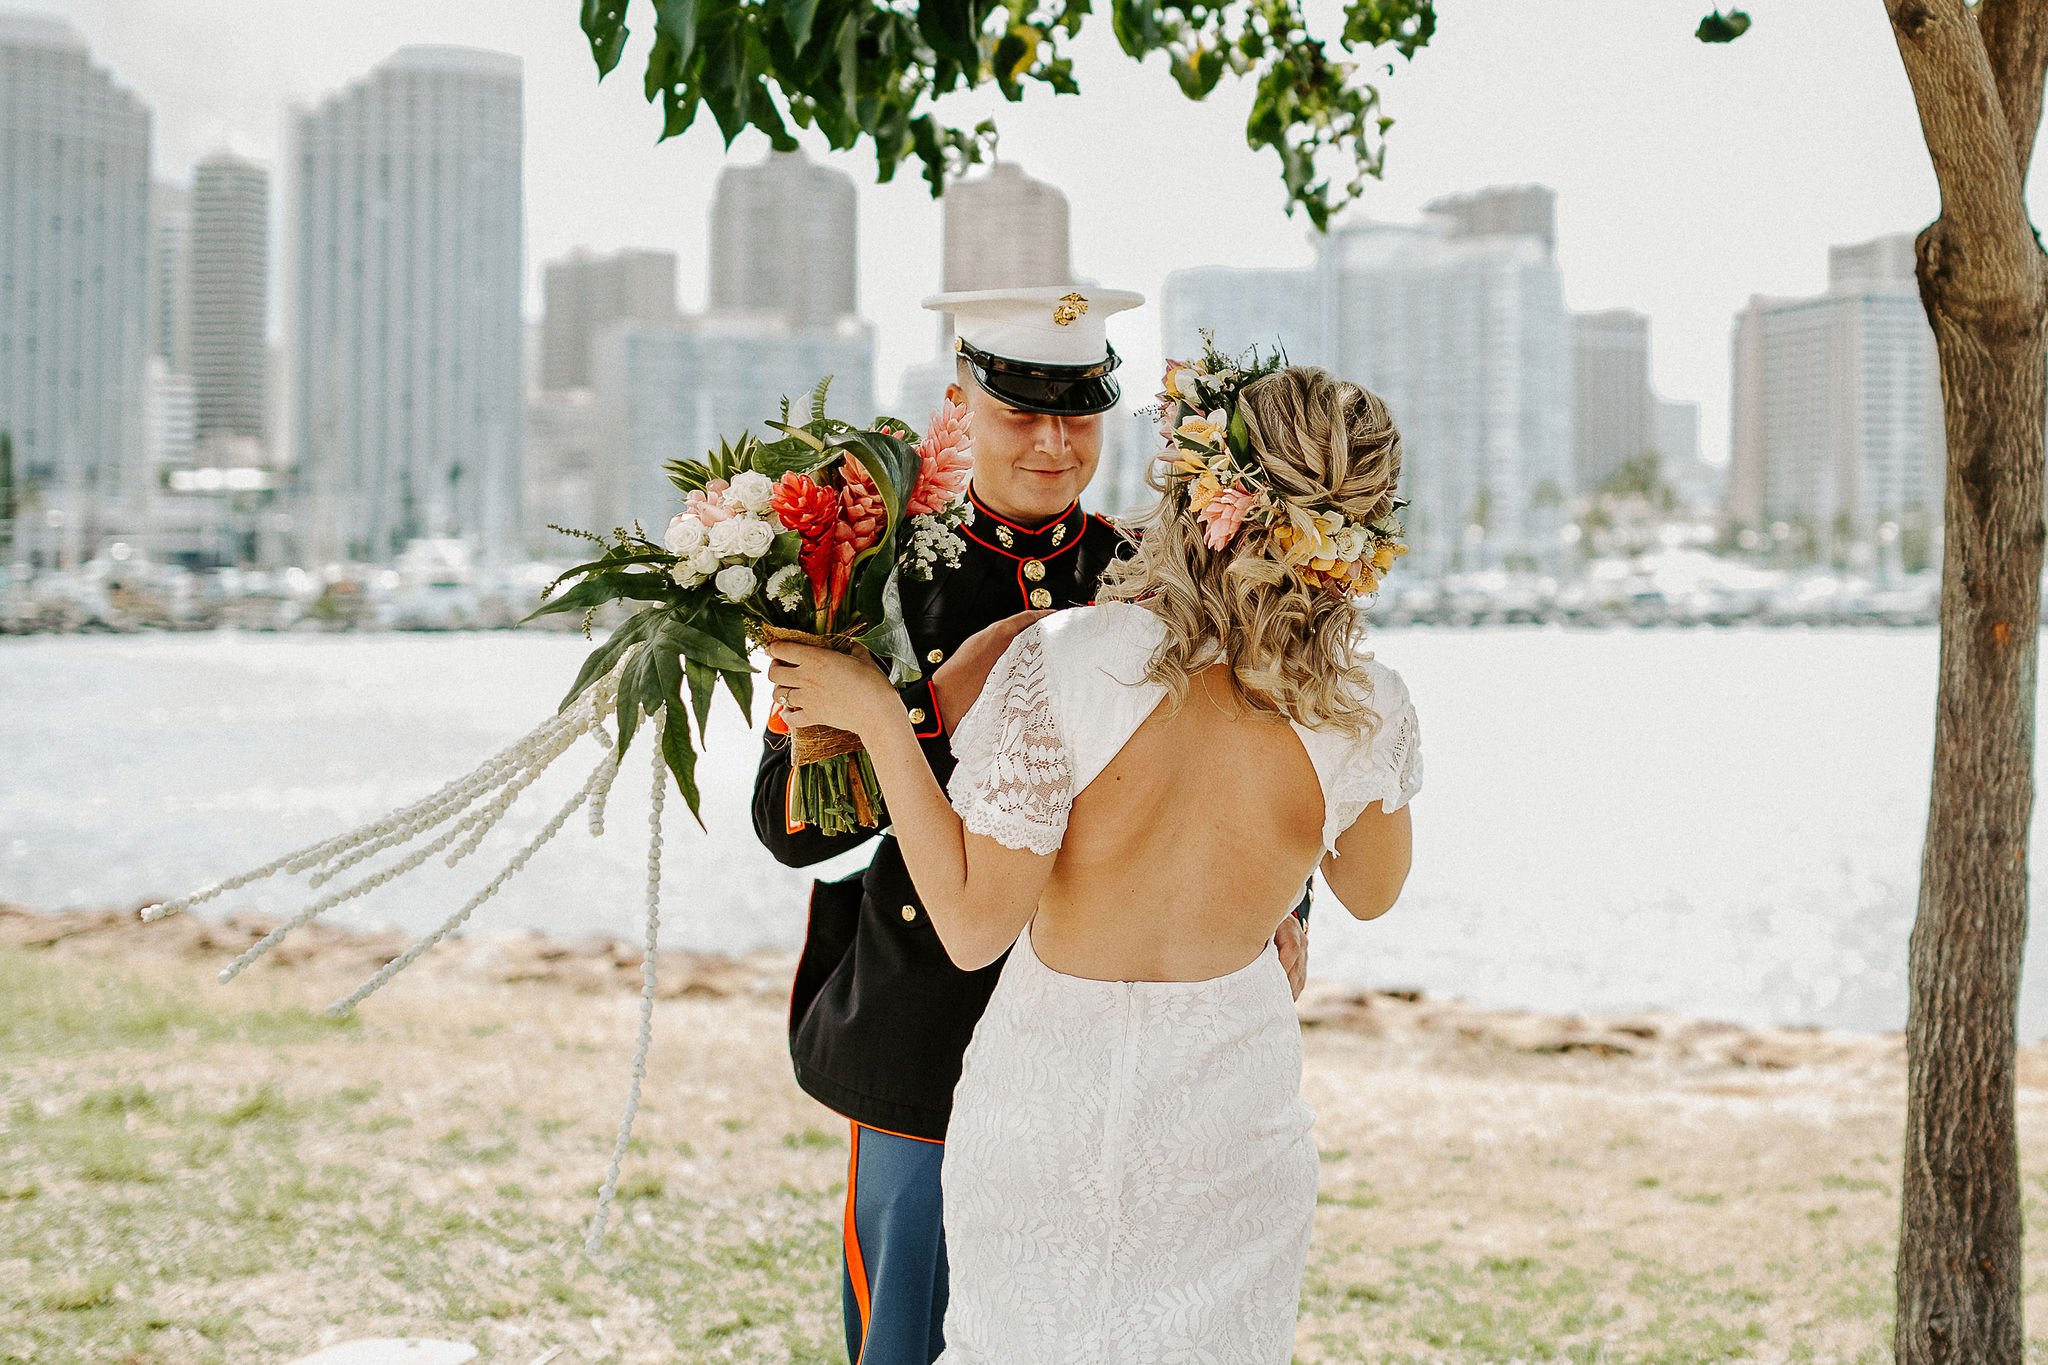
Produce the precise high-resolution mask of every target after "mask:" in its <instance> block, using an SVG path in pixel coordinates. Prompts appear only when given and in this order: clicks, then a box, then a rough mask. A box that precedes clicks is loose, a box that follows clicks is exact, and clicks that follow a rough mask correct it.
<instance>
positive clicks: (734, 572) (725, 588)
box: [712, 564, 755, 602]
mask: <svg viewBox="0 0 2048 1365" xmlns="http://www.w3.org/2000/svg"><path fill="white" fill-rule="evenodd" d="M712 581H713V582H715V583H716V584H717V585H718V590H719V591H720V592H722V593H724V594H725V596H726V599H727V600H728V601H732V602H737V601H740V600H741V599H742V598H745V597H747V596H750V595H751V594H752V593H753V591H754V582H755V579H754V571H753V570H752V569H750V568H748V567H747V566H746V565H744V564H735V565H733V566H732V567H731V568H729V569H720V570H719V571H718V577H717V578H715V579H713V580H712Z"/></svg>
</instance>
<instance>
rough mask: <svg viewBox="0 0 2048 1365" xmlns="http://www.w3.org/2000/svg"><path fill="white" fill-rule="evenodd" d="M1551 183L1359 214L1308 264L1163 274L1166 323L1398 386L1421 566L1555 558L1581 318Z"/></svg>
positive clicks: (1173, 338) (1178, 337)
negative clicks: (1412, 214) (1420, 214)
mask: <svg viewBox="0 0 2048 1365" xmlns="http://www.w3.org/2000/svg"><path fill="white" fill-rule="evenodd" d="M1548 194H1549V191H1547V190H1544V189H1543V188H1542V187H1541V186H1535V187H1512V188H1511V189H1510V190H1508V191H1503V192H1501V193H1499V194H1493V193H1490V192H1488V191H1479V192H1477V193H1475V194H1473V195H1468V196H1458V197H1457V198H1455V199H1453V200H1440V201H1437V204H1436V205H1435V206H1433V207H1432V211H1431V212H1430V213H1428V214H1427V215H1426V217H1425V219H1424V221H1423V222H1422V223H1420V224H1406V223H1375V222H1369V221H1355V222H1352V223H1349V224H1340V225H1338V226H1336V227H1334V228H1333V229H1332V230H1331V231H1330V232H1329V233H1328V234H1326V235H1325V236H1323V237H1322V238H1320V239H1318V242H1317V252H1316V261H1315V264H1313V265H1311V266H1308V267H1304V268H1302V269H1300V270H1233V269H1227V268H1202V269H1194V270H1181V271H1176V272H1174V273H1173V274H1172V275H1170V276H1168V277H1167V281H1166V290H1165V299H1164V301H1163V303H1162V305H1161V312H1162V316H1163V318H1164V320H1165V324H1166V325H1165V328H1164V330H1163V334H1162V337H1161V341H1162V343H1163V349H1164V351H1165V353H1166V354H1167V355H1169V356H1175V357H1180V356H1188V355H1193V354H1195V353H1196V352H1197V351H1198V350H1199V349H1200V346H1201V338H1200V336H1199V335H1198V331H1197V329H1198V328H1200V327H1202V326H1205V325H1207V326H1214V327H1215V328H1216V341H1217V344H1218V345H1219V346H1221V347H1223V348H1224V349H1226V350H1238V349H1242V348H1243V347H1244V346H1245V345H1246V344H1248V343H1250V342H1260V343H1263V345H1265V346H1266V347H1271V346H1272V345H1273V344H1274V342H1275V341H1276V340H1277V341H1278V342H1279V343H1280V344H1281V345H1283V346H1284V347H1285V349H1286V352H1287V356H1288V358H1289V359H1290V360H1292V361H1294V362H1296V363H1304V364H1315V365H1321V366H1324V367H1325V368H1328V369H1331V370H1334V371H1335V372H1336V373H1338V374H1341V375H1342V376H1344V377H1345V378H1347V379H1352V380H1355V381H1357V382H1359V383H1362V384H1364V385H1365V386H1366V387H1368V388H1370V389H1371V390H1373V392H1375V393H1377V394H1378V395H1379V396H1380V397H1381V398H1383V399H1384V400H1386V403H1387V406H1388V408H1389V409H1390V411H1391V412H1392V414H1393V418H1394V422H1395V424H1396V425H1397V426H1398V427H1399V428H1400V431H1401V436H1402V450H1403V455H1404V463H1403V468H1402V476H1401V486H1402V491H1403V495H1404V496H1406V497H1407V498H1408V499H1409V502H1410V505H1409V507H1408V508H1407V509H1406V510H1404V511H1403V513H1402V519H1403V521H1404V523H1405V525H1406V527H1407V530H1408V543H1409V546H1410V554H1411V556H1412V560H1411V561H1409V562H1410V563H1412V565H1413V567H1414V568H1415V569H1416V570H1418V571H1420V572H1421V573H1424V574H1435V573H1442V572H1445V571H1447V570H1451V569H1470V568H1480V567H1493V566H1498V565H1503V564H1519V565H1524V566H1532V567H1548V566H1552V565H1555V564H1556V563H1557V562H1558V560H1559V559H1560V557H1561V553H1562V545H1561V542H1560V540H1559V537H1558V532H1559V531H1560V530H1561V529H1562V527H1563V524H1564V520H1565V518H1566V514H1567V504H1568V502H1569V499H1570V498H1571V496H1572V494H1573V492H1574V491H1575V490H1574V479H1573V474H1572V468H1571V464H1572V461H1571V422H1572V375H1571V352H1572V346H1571V323H1570V318H1569V315H1568V314H1567V312H1566V310H1565V306H1564V283H1563V277H1562V275H1561V274H1560V272H1559V270H1558V268H1557V262H1556V259H1555V258H1554V257H1553V255H1552V253H1551V246H1550V244H1551V242H1552V240H1553V239H1554V233H1553V232H1552V230H1551V228H1550V225H1549V219H1548V217H1547V210H1548V204H1549V202H1550V201H1549V200H1548V199H1547V198H1546V197H1545V196H1547V195H1548Z"/></svg>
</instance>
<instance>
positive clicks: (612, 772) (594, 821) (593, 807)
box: [590, 725, 622, 839]
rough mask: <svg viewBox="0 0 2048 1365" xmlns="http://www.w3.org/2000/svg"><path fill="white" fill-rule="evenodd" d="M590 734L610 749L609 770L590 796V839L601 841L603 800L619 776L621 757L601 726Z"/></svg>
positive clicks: (608, 733) (594, 728) (602, 833)
mask: <svg viewBox="0 0 2048 1365" xmlns="http://www.w3.org/2000/svg"><path fill="white" fill-rule="evenodd" d="M590 733H591V734H592V735H593V736H595V737H596V739H597V742H598V743H599V744H601V745H603V746H604V747H605V748H607V749H610V750H611V755H612V765H611V768H610V769H609V770H608V771H607V772H606V773H605V775H604V780H603V781H602V782H600V783H598V784H597V790H596V791H594V792H592V793H591V795H590V837H591V838H593V839H602V838H603V837H604V805H605V800H606V798H608V797H609V796H610V795H611V794H612V779H614V778H616V777H617V776H618V775H619V762H620V759H621V757H622V755H621V754H620V753H619V751H618V749H617V748H616V747H615V746H614V745H613V744H612V737H611V734H610V732H608V731H607V730H606V729H605V728H604V727H603V726H602V725H598V726H594V727H592V729H591V731H590Z"/></svg>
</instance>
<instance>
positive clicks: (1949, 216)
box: [1885, 0, 2041, 297]
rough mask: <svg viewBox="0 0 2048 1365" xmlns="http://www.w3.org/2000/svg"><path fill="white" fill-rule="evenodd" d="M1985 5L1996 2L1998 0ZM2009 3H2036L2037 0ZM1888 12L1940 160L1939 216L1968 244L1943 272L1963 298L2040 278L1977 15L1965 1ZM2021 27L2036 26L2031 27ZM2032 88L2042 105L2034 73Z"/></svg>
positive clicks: (1932, 150) (1904, 0)
mask: <svg viewBox="0 0 2048 1365" xmlns="http://www.w3.org/2000/svg"><path fill="white" fill-rule="evenodd" d="M1986 2H1987V4H1990V5H1993V6H1994V7H1995V6H1996V5H1998V4H1999V3H2000V2H2001V0H1986ZM2003 3H2008V4H2013V3H2017V4H2023V5H2025V6H2026V7H2027V8H2028V9H2029V10H2033V9H2035V8H2038V0H2003ZM1885 12H1886V14H1887V15H1888V16H1889V17H1890V19H1891V24H1892V36H1893V38H1894V39H1896V40H1897V42H1898V45H1899V57H1900V59H1901V60H1902V61H1903V62H1904V64H1905V67H1906V80H1907V82H1908V83H1909V84H1910V85H1911V86H1912V88H1913V100H1914V103H1915V105H1916V106H1918V108H1919V111H1920V130H1921V133H1922V134H1923V135H1924V136H1925V138H1926V139H1927V152H1928V156H1929V157H1930V158H1931V159H1932V161H1933V162H1934V178H1935V181H1936V182H1937V184H1939V186H1940V188H1941V217H1942V220H1943V222H1944V223H1945V224H1946V226H1947V228H1948V230H1949V231H1948V236H1949V238H1950V239H1951V240H1952V241H1957V242H1967V243H1969V244H1970V245H1971V247H1972V250H1969V251H1964V252H1952V253H1946V259H1945V260H1944V263H1943V270H1944V273H1945V274H1947V275H1948V276H1949V278H1950V283H1951V286H1952V287H1954V288H1957V289H1959V290H1960V291H1961V293H1962V294H1963V295H1965V296H1975V297H1989V296H1996V295H1999V294H2003V293H2008V292H2009V291H2010V288H2011V285H2012V283H2013V282H2014V281H2020V280H2030V279H2034V278H2036V265H2037V262H2038V258H2039V257H2040V254H2041V249H2040V247H2039V246H2038V245H2037V244H2036V243H2035V241H2034V235H2033V230H2032V228H2031V226H2030V225H2029V223H2028V220H2027V209H2026V204H2025V202H2024V200H2023V199H2022V197H2021V177H2020V170H2019V165H2018V163H2016V162H2015V160H2014V158H2013V149H2014V147H2015V146H2016V145H2017V144H2016V142H2015V140H2014V137H2013V134H2012V131H2011V128H2010V127H2009V125H2008V124H2007V122H2006V117H2005V105H2004V103H2003V101H2001V100H2000V98H1999V89H1998V83H1997V81H1996V79H1995V78H1994V76H1993V75H1992V70H1991V59H1990V56H1989V55H1988V54H1987V53H1986V51H1985V42H1984V38H1983V35H1982V34H1981V33H1980V32H1979V31H1978V20H1977V18H1976V16H1975V15H1973V14H1972V13H1971V12H1970V10H1969V9H1968V7H1967V6H1965V5H1964V3H1963V0H1885ZM2024 17H2025V16H2023V18H2024ZM2001 22H2004V20H2001ZM2019 27H2020V28H2021V29H2022V30H2023V31H2027V32H2031V30H2032V29H2033V28H2034V27H2035V26H2034V25H2032V24H2030V23H2022V24H2021V25H2020V26H2019ZM2035 86H2036V88H2035V90H2034V92H2033V95H2032V100H2031V103H2032V107H2033V108H2034V109H2036V110H2037V111H2038V109H2039V107H2040V90H2039V80H2038V79H2037V80H2036V81H2035ZM2028 140H2029V142H2031V141H2032V134H2031V133H2029V134H2028Z"/></svg>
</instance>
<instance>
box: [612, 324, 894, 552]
mask: <svg viewBox="0 0 2048 1365" xmlns="http://www.w3.org/2000/svg"><path fill="white" fill-rule="evenodd" d="M874 357H875V336H874V327H873V326H872V324H870V323H868V322H865V321H863V320H861V319H859V318H855V317H845V318H841V319H840V321H839V322H838V324H837V325H836V326H834V327H832V328H830V329H826V328H817V327H813V328H805V329H793V328H791V327H790V326H789V325H788V323H787V322H785V321H783V320H782V319H779V318H773V317H768V316H764V315H762V314H758V313H752V314H749V313H713V314H709V315H706V316H699V317H686V318H684V319H682V320H681V321H678V322H669V323H656V322H640V321H636V320H631V319H628V320H625V321H621V322H616V323H613V324H612V325H611V326H610V327H608V328H606V329H605V330H604V331H602V332H600V333H598V337H597V342H596V345H595V347H594V354H593V364H594V369H595V378H596V381H597V382H596V405H595V406H596V411H595V414H594V425H593V430H594V431H595V432H596V441H595V453H594V454H593V455H592V457H591V460H590V470H591V473H590V487H591V493H590V497H591V503H592V507H593V510H594V511H595V512H596V514H597V517H598V521H597V523H596V524H598V525H601V526H605V527H611V526H630V525H632V523H633V522H634V521H636V520H637V521H639V523H640V524H641V526H642V527H644V528H645V529H646V530H647V531H648V533H649V534H650V535H652V536H654V537H655V538H657V539H659V537H660V534H661V530H662V528H663V527H665V526H667V525H668V520H669V518H670V517H671V516H672V515H673V514H674V513H675V512H677V511H679V510H681V509H680V499H681V494H679V493H677V492H676V489H675V486H674V485H673V484H671V483H670V482H669V480H668V476H667V474H666V473H665V472H664V471H663V467H664V466H665V465H666V464H667V463H668V462H669V461H670V460H673V459H678V458H690V459H702V458H703V457H704V455H705V454H706V452H708V451H712V450H716V449H717V448H718V444H719V442H720V441H737V440H739V438H740V437H742V436H744V435H745V434H747V433H748V432H750V431H751V432H752V433H754V434H755V435H756V436H759V437H761V438H763V439H764V440H771V441H772V440H777V439H780V437H781V433H780V432H777V431H776V430H774V429H773V428H772V427H768V426H766V425H764V424H765V423H766V422H767V421H768V419H770V418H773V417H776V416H778V415H779V413H780V410H781V409H780V400H782V399H784V398H787V399H788V400H789V404H790V410H791V412H792V413H794V414H797V415H796V416H794V417H793V418H792V420H794V421H799V422H801V421H803V420H804V415H803V414H804V403H805V400H806V398H807V397H808V396H809V394H810V392H811V390H812V389H813V388H814V387H816V385H817V383H818V381H819V380H821V379H823V378H825V377H826V376H827V375H830V376H832V385H831V388H830V389H829V390H828V391H827V393H826V410H827V411H828V412H829V413H830V414H831V415H832V416H834V417H837V418H840V419H841V420H843V421H847V422H853V423H856V424H864V423H866V422H868V421H869V420H871V419H872V418H873V417H874V415H875V409H874V385H875V372H874V371H875V360H874Z"/></svg>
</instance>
